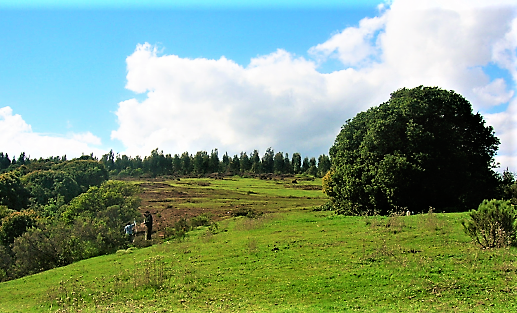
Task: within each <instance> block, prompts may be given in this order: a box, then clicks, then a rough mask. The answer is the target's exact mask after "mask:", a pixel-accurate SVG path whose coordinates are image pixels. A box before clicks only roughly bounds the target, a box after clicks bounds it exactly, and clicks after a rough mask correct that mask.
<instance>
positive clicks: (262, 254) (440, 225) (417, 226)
mask: <svg viewBox="0 0 517 313" xmlns="http://www.w3.org/2000/svg"><path fill="white" fill-rule="evenodd" d="M182 182H183V180H182ZM192 182H195V180H193V181H192ZM185 183H186V182H185ZM262 183H264V184H271V182H269V183H266V182H260V183H259V184H262ZM220 184H221V185H217V186H215V183H214V182H213V181H211V182H210V185H209V186H204V187H202V186H199V188H214V189H224V188H227V189H228V191H232V192H233V191H235V190H236V187H237V186H236V185H232V184H233V182H231V181H230V182H225V181H222V182H220ZM224 184H227V185H226V186H225V185H224ZM265 186H270V185H265ZM282 186H283V185H281V184H278V188H279V189H281V188H285V186H284V187H282ZM250 188H253V190H257V195H260V194H265V193H267V194H268V197H271V198H272V199H273V200H271V201H273V202H275V201H280V200H278V199H279V198H280V197H283V196H284V192H285V191H282V190H278V191H277V193H276V195H275V192H274V191H273V190H269V191H267V192H266V191H265V190H260V188H259V186H256V185H254V186H251V187H250ZM240 189H244V190H247V189H249V188H247V187H241V186H239V190H240ZM265 189H267V188H265ZM302 197H303V196H302ZM301 199H303V198H301ZM300 207H301V209H300V208H299V207H298V206H296V205H293V206H292V207H291V208H290V209H289V210H287V209H283V210H279V212H278V213H269V214H266V215H264V216H262V217H261V218H257V219H248V218H245V217H238V218H230V219H227V220H223V221H221V222H219V224H220V227H219V232H218V233H216V234H212V233H210V232H208V231H207V229H206V228H204V227H200V228H198V229H197V230H195V231H193V232H190V233H188V236H187V238H186V239H185V240H183V241H169V242H164V243H161V244H158V245H154V246H152V247H149V248H145V249H133V250H127V251H119V252H118V253H117V254H114V255H107V256H103V257H98V258H94V259H89V260H84V261H81V262H78V263H76V264H72V265H70V266H67V267H63V268H57V269H54V270H51V271H47V272H44V273H40V274H37V275H33V276H29V277H25V278H23V279H19V280H15V281H10V282H5V283H1V284H0V298H1V299H2V300H1V301H0V312H79V311H80V312H136V311H138V312H355V311H357V312H364V311H367V312H451V311H453V312H513V311H516V309H517V300H516V295H517V274H516V273H517V266H516V263H515V259H516V256H517V250H516V249H515V248H510V249H497V250H481V249H479V248H478V247H476V246H475V245H473V244H472V243H471V241H470V238H468V237H467V236H466V235H465V234H464V232H463V229H462V226H461V223H460V222H461V220H462V219H465V218H467V217H468V215H467V214H464V213H463V214H462V213H457V214H423V215H414V216H396V217H343V216H335V215H333V214H332V213H330V212H313V211H311V210H309V209H307V208H304V206H300Z"/></svg>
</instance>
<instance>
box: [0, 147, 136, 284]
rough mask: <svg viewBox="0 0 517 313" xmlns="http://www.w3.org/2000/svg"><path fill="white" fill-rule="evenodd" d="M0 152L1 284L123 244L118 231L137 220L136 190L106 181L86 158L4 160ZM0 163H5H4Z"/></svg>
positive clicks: (105, 173) (101, 170)
mask: <svg viewBox="0 0 517 313" xmlns="http://www.w3.org/2000/svg"><path fill="white" fill-rule="evenodd" d="M6 159H8V156H7V155H3V154H0V161H2V160H3V163H2V162H0V164H2V166H4V165H5V166H7V167H5V166H4V168H3V170H4V173H3V174H0V258H1V259H2V262H0V281H2V280H7V279H12V278H15V277H20V276H24V275H27V274H31V273H36V272H39V271H42V270H46V269H50V268H53V267H56V266H62V265H66V264H69V263H71V262H75V261H78V260H81V259H84V258H89V257H92V256H97V255H101V254H106V253H112V252H115V251H116V250H117V249H119V248H121V247H124V246H127V244H128V242H127V240H126V238H125V237H124V235H123V232H122V231H121V230H122V227H123V225H124V224H125V223H127V222H128V221H133V220H134V219H137V218H138V217H139V216H140V214H139V212H138V210H137V208H138V205H139V199H138V198H137V196H136V195H137V194H138V188H137V187H135V186H134V185H131V184H129V183H124V182H120V181H108V180H107V179H108V171H107V170H106V168H105V166H104V165H103V164H102V163H100V162H98V161H96V160H94V159H93V157H91V156H85V157H81V158H79V159H75V160H71V161H67V160H66V158H51V159H46V160H42V159H40V160H30V159H28V158H26V157H25V154H22V155H21V156H20V158H18V160H16V161H15V162H9V165H7V162H5V160H6ZM4 163H5V164H4Z"/></svg>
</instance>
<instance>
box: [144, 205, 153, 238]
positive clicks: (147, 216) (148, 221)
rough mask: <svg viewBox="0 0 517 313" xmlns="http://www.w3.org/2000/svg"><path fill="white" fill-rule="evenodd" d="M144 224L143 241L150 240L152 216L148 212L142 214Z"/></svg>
mask: <svg viewBox="0 0 517 313" xmlns="http://www.w3.org/2000/svg"><path fill="white" fill-rule="evenodd" d="M144 224H145V226H146V227H147V229H146V231H145V240H151V233H152V232H153V216H152V215H151V213H150V212H149V211H145V213H144Z"/></svg>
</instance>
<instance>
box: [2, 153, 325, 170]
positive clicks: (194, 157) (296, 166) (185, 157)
mask: <svg viewBox="0 0 517 313" xmlns="http://www.w3.org/2000/svg"><path fill="white" fill-rule="evenodd" d="M79 159H83V160H88V159H89V160H98V159H97V158H95V157H94V156H93V155H85V156H82V157H81V158H79ZM66 161H67V159H66V156H62V157H50V158H47V159H42V158H40V159H30V158H28V157H26V155H25V153H24V152H22V153H21V154H20V156H19V157H18V158H13V159H12V160H11V159H10V158H9V156H8V155H7V154H4V153H2V152H0V173H1V172H7V171H11V170H15V169H17V168H19V167H21V166H26V167H29V168H32V169H34V168H38V167H39V168H45V167H46V166H48V164H58V163H63V162H66ZM98 161H100V162H101V163H102V164H103V165H104V166H105V168H106V169H107V170H108V173H109V174H110V175H111V176H113V177H116V176H118V177H124V176H136V177H138V176H143V175H151V176H153V177H156V176H161V175H207V174H212V173H220V174H230V175H242V174H269V173H272V174H307V175H312V176H317V177H323V176H324V175H325V174H326V173H327V172H328V171H329V169H330V158H329V157H328V156H327V155H325V154H322V155H320V156H319V157H318V158H315V157H311V158H309V157H303V158H302V155H301V154H300V153H293V155H292V156H291V157H289V154H288V153H285V154H284V153H282V152H277V153H275V152H274V150H273V149H272V148H268V149H266V152H265V153H264V155H263V156H262V157H261V156H260V155H259V152H258V151H257V150H254V151H253V152H252V153H250V154H249V155H248V153H246V152H241V153H240V154H238V155H237V154H236V155H234V156H230V155H228V153H225V154H224V155H223V156H222V157H221V158H220V157H219V151H218V150H217V149H214V150H212V151H211V153H208V152H206V151H198V152H196V154H190V153H189V152H184V153H182V154H174V155H171V154H164V153H163V151H159V150H158V148H156V149H154V150H153V151H151V154H150V155H149V156H146V157H144V158H143V159H142V158H141V157H140V156H136V157H131V156H127V155H125V154H124V155H120V154H115V153H114V152H113V150H111V151H110V152H109V153H107V154H104V155H103V156H102V157H101V158H100V159H99V160H98Z"/></svg>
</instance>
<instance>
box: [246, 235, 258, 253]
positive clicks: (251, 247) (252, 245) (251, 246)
mask: <svg viewBox="0 0 517 313" xmlns="http://www.w3.org/2000/svg"><path fill="white" fill-rule="evenodd" d="M247 245H248V253H249V254H257V253H258V251H259V250H258V245H257V239H255V238H248V243H247Z"/></svg>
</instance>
